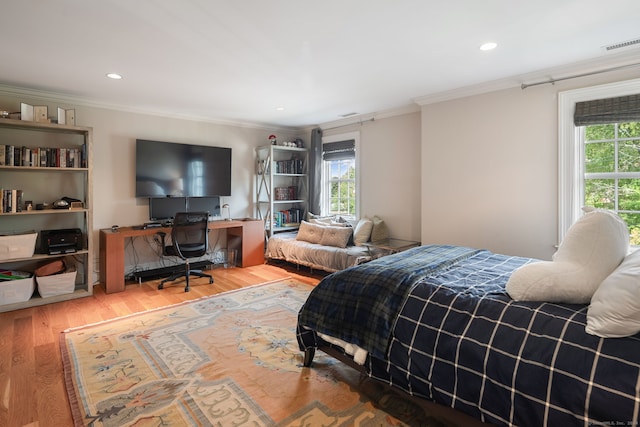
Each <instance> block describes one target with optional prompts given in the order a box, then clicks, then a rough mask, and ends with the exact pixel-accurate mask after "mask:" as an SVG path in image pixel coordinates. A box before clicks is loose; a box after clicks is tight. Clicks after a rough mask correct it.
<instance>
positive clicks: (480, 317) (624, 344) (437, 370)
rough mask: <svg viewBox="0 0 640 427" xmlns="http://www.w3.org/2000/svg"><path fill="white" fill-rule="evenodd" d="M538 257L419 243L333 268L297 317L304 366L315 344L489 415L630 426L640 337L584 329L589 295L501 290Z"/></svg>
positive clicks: (425, 394) (396, 381) (483, 417)
mask: <svg viewBox="0 0 640 427" xmlns="http://www.w3.org/2000/svg"><path fill="white" fill-rule="evenodd" d="M563 244H564V242H563ZM627 246H628V236H627ZM561 248H562V245H561ZM623 257H624V255H623ZM634 262H635V263H636V265H637V263H638V257H637V256H636V257H635V259H634ZM617 263H620V261H619V260H618V261H617ZM543 265H544V262H542V261H539V260H534V259H530V258H523V257H516V256H507V255H502V254H496V253H493V252H490V251H488V250H483V249H475V248H466V247H459V246H450V245H428V246H421V247H418V248H414V249H410V250H408V251H404V252H401V253H398V254H394V255H390V256H386V257H383V258H379V259H377V260H374V261H371V262H369V263H366V264H363V265H360V266H356V267H352V268H349V269H346V270H343V271H340V272H336V273H333V274H331V275H329V276H327V277H325V278H323V280H321V282H320V283H319V284H318V285H317V286H316V287H315V288H314V289H313V291H312V292H311V293H310V295H309V298H308V300H307V301H306V302H305V304H304V306H303V307H302V308H301V310H300V313H299V315H298V325H297V337H298V343H299V345H300V349H301V350H302V351H304V352H305V360H304V364H305V366H311V365H312V361H313V356H314V353H315V351H316V349H320V350H323V351H325V352H327V353H329V354H331V355H336V356H338V358H339V359H340V360H342V361H345V362H347V363H348V364H350V365H351V366H353V367H355V368H357V369H359V370H361V371H362V372H363V373H364V374H366V375H368V376H370V377H372V378H375V379H377V380H380V381H383V382H384V383H387V384H389V385H391V386H393V387H396V388H399V389H402V390H404V391H405V392H407V393H409V394H410V395H413V396H416V397H418V398H423V399H427V400H429V401H432V402H436V403H439V404H442V405H445V406H448V407H451V408H454V409H456V410H459V411H462V412H464V413H466V414H469V415H471V416H473V417H474V418H476V419H478V420H480V421H484V422H488V423H492V424H495V425H508V426H572V425H576V426H592V425H638V421H639V412H640V375H639V373H640V335H637V334H632V335H630V336H624V337H619V338H603V337H599V336H596V335H593V334H592V333H587V332H586V331H585V328H586V327H587V313H588V309H589V304H586V303H566V302H548V301H517V300H515V299H513V298H512V297H511V296H510V295H509V294H508V293H507V292H506V286H507V283H508V282H509V279H510V278H511V276H512V275H514V272H515V271H520V270H526V269H527V268H529V267H531V266H535V267H536V268H538V267H539V266H543ZM616 265H617V264H616ZM614 268H615V267H614ZM609 273H610V274H612V275H613V273H611V272H609ZM636 273H637V270H636ZM636 273H634V274H636ZM635 280H636V284H637V283H638V282H637V280H638V276H636V277H635ZM636 287H637V286H636Z"/></svg>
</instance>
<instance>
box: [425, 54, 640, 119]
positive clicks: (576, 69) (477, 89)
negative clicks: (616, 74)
mask: <svg viewBox="0 0 640 427" xmlns="http://www.w3.org/2000/svg"><path fill="white" fill-rule="evenodd" d="M639 51H640V49H638V48H633V49H628V50H627V51H626V52H621V53H617V54H607V55H606V56H600V57H598V58H592V59H589V60H585V61H580V62H575V63H572V64H568V65H563V66H559V67H554V68H547V69H544V70H538V71H533V72H531V73H526V74H519V75H516V76H511V77H506V78H504V79H498V80H493V81H490V82H484V83H480V84H477V85H470V86H465V87H461V88H456V89H452V90H449V91H444V92H438V93H433V94H428V95H424V96H420V97H417V98H414V99H413V101H414V102H415V103H416V104H418V105H420V106H424V105H429V104H436V103H438V102H443V101H450V100H453V99H458V98H465V97H467V96H474V95H482V94H485V93H489V92H495V91H498V90H505V89H513V88H515V87H522V85H523V84H540V83H551V81H553V80H554V79H566V78H572V77H574V75H575V77H576V78H578V77H582V76H580V75H576V74H589V73H600V72H606V71H607V69H609V68H616V67H625V66H631V65H633V64H637V63H638V58H639V55H640V52H639Z"/></svg>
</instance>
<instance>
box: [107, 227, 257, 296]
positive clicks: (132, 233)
mask: <svg viewBox="0 0 640 427" xmlns="http://www.w3.org/2000/svg"><path fill="white" fill-rule="evenodd" d="M209 229H210V230H219V229H225V230H226V231H227V248H228V249H236V250H237V251H238V254H237V257H238V259H237V262H238V263H239V265H240V266H242V267H250V266H252V265H259V264H264V222H263V221H262V220H261V219H245V220H232V221H224V220H223V221H211V222H209ZM159 231H164V232H165V233H168V234H171V227H155V228H146V229H137V228H133V227H121V228H119V229H118V230H116V231H112V230H111V229H110V228H108V229H103V230H100V283H101V284H102V286H104V289H105V292H106V293H108V294H111V293H114V292H122V291H124V282H125V280H124V267H125V265H124V244H125V240H126V239H127V238H128V237H138V236H149V235H153V234H155V233H157V232H159Z"/></svg>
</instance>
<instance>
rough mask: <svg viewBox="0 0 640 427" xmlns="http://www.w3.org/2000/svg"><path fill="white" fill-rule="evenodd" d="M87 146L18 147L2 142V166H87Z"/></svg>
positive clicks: (0, 146) (0, 162) (0, 160)
mask: <svg viewBox="0 0 640 427" xmlns="http://www.w3.org/2000/svg"><path fill="white" fill-rule="evenodd" d="M85 147H86V146H85V145H84V144H83V145H82V147H74V148H63V147H60V148H49V147H16V146H14V145H7V144H0V166H27V167H50V168H86V167H87V153H86V148H85Z"/></svg>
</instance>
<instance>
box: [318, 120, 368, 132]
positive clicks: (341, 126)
mask: <svg viewBox="0 0 640 427" xmlns="http://www.w3.org/2000/svg"><path fill="white" fill-rule="evenodd" d="M375 120H376V118H375V117H371V118H370V119H368V120H360V121H359V122H355V123H347V124H344V125H338V126H334V127H332V128H324V129H322V130H331V129H338V128H343V127H346V126H353V125H357V124H358V123H359V124H360V126H362V125H363V124H364V123H365V122H374V121H375Z"/></svg>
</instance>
